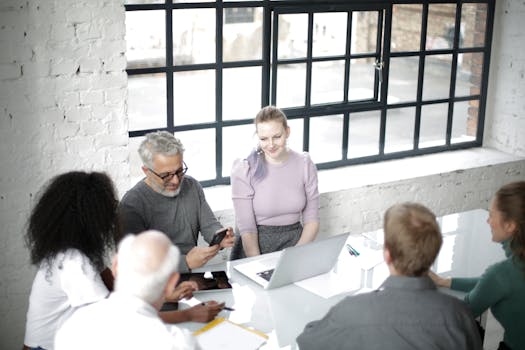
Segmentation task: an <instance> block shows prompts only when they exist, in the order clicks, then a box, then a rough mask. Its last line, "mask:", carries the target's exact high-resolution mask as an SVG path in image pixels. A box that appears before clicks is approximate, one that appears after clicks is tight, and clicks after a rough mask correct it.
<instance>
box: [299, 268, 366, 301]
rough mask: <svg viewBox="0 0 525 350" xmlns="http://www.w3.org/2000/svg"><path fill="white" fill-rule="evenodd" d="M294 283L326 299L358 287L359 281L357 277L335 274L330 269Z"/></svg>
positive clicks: (359, 285)
mask: <svg viewBox="0 0 525 350" xmlns="http://www.w3.org/2000/svg"><path fill="white" fill-rule="evenodd" d="M358 276H359V275H358ZM295 285H297V286H299V287H301V288H304V289H306V290H307V291H309V292H311V293H314V294H316V295H319V296H320V297H322V298H325V299H328V298H331V297H333V296H334V295H338V294H341V293H346V292H351V291H353V290H357V289H359V288H360V287H361V281H360V280H359V279H358V278H357V279H355V278H351V276H345V275H342V274H336V273H334V272H332V271H331V272H327V273H323V274H322V275H317V276H314V277H310V278H307V279H305V280H302V281H299V282H295Z"/></svg>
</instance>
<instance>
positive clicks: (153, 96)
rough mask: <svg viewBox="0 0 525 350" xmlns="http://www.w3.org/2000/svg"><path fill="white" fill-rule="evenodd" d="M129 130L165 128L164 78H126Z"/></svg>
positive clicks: (146, 76) (152, 76)
mask: <svg viewBox="0 0 525 350" xmlns="http://www.w3.org/2000/svg"><path fill="white" fill-rule="evenodd" d="M128 118H129V130H130V131H134V130H141V129H156V128H165V127H166V76H165V75H164V74H149V75H130V76H128Z"/></svg>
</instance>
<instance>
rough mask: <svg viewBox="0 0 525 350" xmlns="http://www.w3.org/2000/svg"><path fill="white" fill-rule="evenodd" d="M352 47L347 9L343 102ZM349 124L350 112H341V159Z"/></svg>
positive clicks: (344, 152) (346, 88) (345, 157)
mask: <svg viewBox="0 0 525 350" xmlns="http://www.w3.org/2000/svg"><path fill="white" fill-rule="evenodd" d="M351 49H352V11H348V15H347V20H346V48H345V52H346V55H345V56H346V57H345V78H344V87H343V89H344V91H343V102H345V103H347V102H348V90H349V89H350V55H351V53H352V52H351ZM349 126H350V114H349V113H343V144H342V150H341V159H343V160H345V159H347V154H348V130H349Z"/></svg>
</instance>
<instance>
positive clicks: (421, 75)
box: [414, 3, 428, 150]
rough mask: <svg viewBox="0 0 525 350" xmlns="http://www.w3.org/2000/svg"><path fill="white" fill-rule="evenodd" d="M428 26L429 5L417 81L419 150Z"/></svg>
mask: <svg viewBox="0 0 525 350" xmlns="http://www.w3.org/2000/svg"><path fill="white" fill-rule="evenodd" d="M427 26H428V3H425V4H423V13H422V20H421V39H420V47H419V50H420V51H421V52H420V54H419V72H418V79H417V95H416V102H417V104H416V115H415V121H414V149H415V150H417V149H419V133H420V128H421V106H422V103H421V101H422V100H423V82H424V78H425V60H426V54H425V47H426V43H427Z"/></svg>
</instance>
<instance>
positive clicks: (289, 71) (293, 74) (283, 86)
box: [276, 63, 306, 108]
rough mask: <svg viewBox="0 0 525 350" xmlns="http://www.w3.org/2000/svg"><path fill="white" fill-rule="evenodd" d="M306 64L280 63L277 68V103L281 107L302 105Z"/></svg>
mask: <svg viewBox="0 0 525 350" xmlns="http://www.w3.org/2000/svg"><path fill="white" fill-rule="evenodd" d="M305 92H306V64H304V63H301V64H282V65H279V66H278V68H277V101H276V102H277V104H278V105H279V106H280V107H281V108H284V107H296V106H304V103H305V100H304V99H305Z"/></svg>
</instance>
